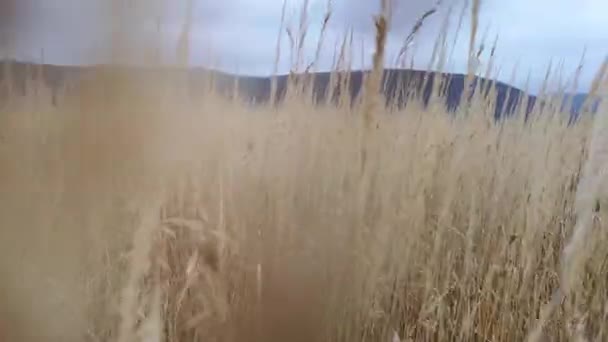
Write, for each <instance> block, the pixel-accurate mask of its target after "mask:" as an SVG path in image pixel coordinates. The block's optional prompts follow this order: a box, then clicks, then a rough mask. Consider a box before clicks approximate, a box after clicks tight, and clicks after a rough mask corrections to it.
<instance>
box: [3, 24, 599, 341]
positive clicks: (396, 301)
mask: <svg viewBox="0 0 608 342" xmlns="http://www.w3.org/2000/svg"><path fill="white" fill-rule="evenodd" d="M379 27H381V26H379ZM381 45H382V44H378V46H381ZM374 64H375V65H376V63H374ZM376 66H377V65H376ZM377 67H379V66H377ZM182 81H183V80H181V79H180V78H179V77H175V79H174V78H173V77H172V76H171V75H161V77H158V78H155V77H152V76H149V75H133V74H123V73H121V72H117V71H116V69H112V68H99V69H95V73H93V75H91V77H90V78H87V79H85V80H83V81H82V82H81V84H80V87H79V88H78V89H77V90H72V91H71V92H69V93H68V95H67V97H66V98H65V99H64V101H62V102H61V104H60V105H59V106H58V107H52V106H49V105H48V96H47V95H46V94H45V93H44V92H39V93H37V94H30V95H28V96H27V97H24V98H20V97H17V96H16V95H13V96H12V97H11V101H9V102H8V105H7V106H5V107H3V108H2V109H1V110H0V137H2V139H1V141H0V165H2V168H0V189H2V191H1V192H0V204H1V205H0V227H2V229H1V230H0V256H1V258H0V279H2V282H0V338H2V340H3V341H4V340H6V341H25V342H27V341H67V342H70V341H115V340H118V341H171V342H174V341H180V342H181V341H303V342H304V341H307V342H308V341H332V342H333V341H348V342H352V341H382V342H385V341H396V340H397V339H399V340H402V341H522V340H525V339H526V337H527V336H528V333H529V332H530V331H531V330H533V329H534V328H535V327H537V326H539V324H538V322H537V320H538V319H539V318H540V317H539V312H540V311H541V310H542V308H544V307H545V304H546V303H547V302H548V301H549V300H550V299H551V296H552V294H553V293H554V291H556V290H557V289H558V288H559V287H560V282H562V279H560V275H561V270H562V264H561V262H562V260H561V255H562V251H563V248H564V245H565V243H566V242H567V241H568V239H569V237H570V235H571V232H572V230H573V227H575V224H577V220H579V219H580V216H578V217H577V215H578V214H579V213H578V212H577V210H578V208H579V207H578V206H577V203H578V202H577V188H578V184H579V180H580V178H581V174H582V172H583V171H582V170H583V169H584V168H583V166H584V165H585V162H586V160H587V155H588V152H587V151H590V152H589V153H592V154H593V153H596V152H594V151H596V150H595V147H593V148H591V150H590V149H589V147H588V144H589V142H590V139H589V138H590V132H591V131H592V130H591V128H592V127H593V120H592V119H591V118H590V117H588V116H585V117H584V118H583V119H582V120H581V121H580V122H579V123H577V124H576V125H574V126H568V124H567V120H566V119H565V118H564V117H563V116H560V115H557V114H556V115H533V116H532V117H533V120H530V121H524V120H523V119H522V118H521V117H515V118H512V119H510V120H505V121H504V122H500V123H496V122H494V121H493V116H492V113H493V111H492V110H491V108H489V107H488V106H487V103H486V102H485V101H484V100H482V99H480V98H474V101H473V102H472V103H471V104H470V106H469V107H468V108H465V109H463V110H467V111H469V112H472V113H476V114H477V115H471V116H466V117H465V116H451V115H449V114H447V113H446V112H445V111H444V110H443V107H442V106H439V105H437V102H435V104H434V105H432V106H431V107H430V110H428V111H425V110H423V109H422V107H421V106H419V105H416V104H415V103H413V104H412V105H410V106H407V107H406V108H405V109H403V110H401V111H393V110H389V109H385V108H384V107H382V106H379V105H374V106H372V107H366V106H365V105H363V106H356V107H355V108H350V107H348V106H338V107H334V106H331V105H319V106H312V105H311V104H310V103H311V102H310V101H309V100H308V99H306V98H303V97H302V96H293V97H290V98H288V100H287V101H286V102H284V103H281V104H280V105H279V106H277V107H276V108H269V107H264V106H261V107H256V108H252V107H250V106H245V105H242V104H241V103H239V102H238V101H237V100H236V99H232V100H227V99H225V98H221V97H219V96H217V95H216V93H215V92H213V91H204V92H201V93H200V94H198V95H197V96H196V97H193V96H188V95H186V94H187V93H188V92H187V91H186V90H187V89H186V85H185V84H183V83H182ZM600 81H601V79H600ZM598 84H599V83H598ZM41 89H42V88H41ZM370 94H371V93H367V94H366V95H367V96H371V95H370ZM372 100H379V99H378V98H376V99H372ZM435 101H439V100H438V99H436V100H435ZM378 102H381V101H378ZM369 108H372V109H373V112H371V114H372V115H373V119H374V122H375V123H377V125H372V127H371V128H372V129H373V132H374V134H368V135H365V136H364V135H362V134H361V125H360V124H361V121H360V120H358V119H357V118H358V117H363V115H364V114H365V113H366V112H365V111H366V110H369ZM276 114H278V115H276ZM353 114H354V115H353ZM545 114H546V113H545ZM603 114H605V109H603V112H602V113H601V115H603ZM363 139H365V141H363ZM594 139H595V138H594ZM361 146H365V148H366V153H367V156H368V157H367V161H368V163H367V164H366V165H367V166H366V169H365V172H363V173H361V172H360V158H361V154H360V153H361ZM594 146H596V145H594ZM585 184H586V183H585ZM598 190H601V188H598ZM597 198H598V202H597V207H598V210H596V211H595V212H594V213H593V216H592V218H591V219H589V220H588V222H589V224H590V225H589V227H588V228H587V229H589V230H588V231H587V232H586V234H585V236H587V237H589V236H592V237H593V238H592V239H589V238H587V239H585V244H584V250H585V255H584V256H585V258H584V260H581V259H579V261H580V263H579V264H578V265H579V266H578V267H577V268H576V272H574V273H569V274H570V277H574V278H569V280H570V281H573V282H574V281H575V280H576V281H577V282H576V284H577V286H572V287H569V288H568V289H569V290H568V293H567V296H566V297H565V299H564V301H563V302H562V303H558V304H559V305H557V306H556V307H555V308H554V309H555V310H553V312H552V315H550V316H547V320H546V322H542V323H545V324H541V325H540V327H541V329H540V330H539V336H541V337H543V338H546V339H548V340H551V341H566V340H571V339H573V338H579V339H581V338H587V339H589V340H605V339H607V338H608V332H606V331H605V328H604V323H605V318H606V317H607V313H606V312H607V311H606V303H607V301H608V294H607V293H606V288H608V287H607V285H608V284H607V283H606V277H605V276H604V275H605V274H606V272H607V271H608V270H607V269H606V268H607V265H606V263H605V260H606V257H607V254H606V250H605V248H603V247H604V246H605V244H606V242H607V236H606V231H607V230H606V229H605V227H604V222H605V219H606V218H605V215H606V211H605V207H606V205H607V204H605V203H604V199H603V195H602V192H598V197H597ZM577 250H580V249H577ZM562 285H563V284H562Z"/></svg>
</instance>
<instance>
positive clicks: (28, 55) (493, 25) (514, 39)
mask: <svg viewBox="0 0 608 342" xmlns="http://www.w3.org/2000/svg"><path fill="white" fill-rule="evenodd" d="M187 1H188V0H172V1H166V2H165V4H162V5H161V4H160V2H161V0H148V1H146V0H140V2H142V3H145V4H146V8H139V9H137V10H135V11H134V12H136V13H139V14H142V17H144V16H147V18H153V17H154V15H155V14H159V18H160V19H159V20H158V22H160V27H161V29H160V33H159V32H158V29H157V27H158V24H157V23H158V22H157V21H155V20H154V19H147V20H143V19H137V18H135V19H131V20H130V21H131V23H130V24H129V30H130V31H131V32H138V33H137V34H132V36H133V37H132V38H133V39H135V40H136V41H138V42H147V43H150V44H152V43H153V44H162V46H163V49H164V51H165V52H166V55H167V57H168V56H170V55H171V53H172V52H173V51H174V50H175V46H176V45H177V41H178V37H179V35H180V31H181V30H182V27H183V23H184V19H185V18H186V12H188V10H187V9H188V4H187ZM303 1H304V0H288V5H287V11H286V25H287V26H289V27H291V28H292V29H293V31H294V33H297V31H298V24H299V19H300V8H301V6H302V2H303ZM464 1H465V0H444V1H443V5H442V7H441V9H440V11H438V12H437V13H436V14H435V15H434V16H432V17H430V18H429V20H428V21H427V22H426V23H425V25H424V26H423V28H422V30H421V31H420V32H419V34H418V35H417V38H416V40H415V43H414V46H412V48H413V50H412V51H414V52H415V54H416V56H415V58H414V65H415V67H416V68H421V69H424V68H427V67H428V61H429V59H430V54H431V51H432V47H433V44H434V41H435V38H436V37H437V33H438V32H439V29H440V27H441V25H442V23H443V22H444V20H445V18H446V14H447V12H448V8H449V6H450V5H451V6H452V12H453V14H454V15H453V17H452V19H451V20H450V27H451V29H450V32H451V33H450V37H449V41H450V42H452V40H453V39H454V34H455V32H456V27H457V24H458V17H459V14H460V12H461V11H462V8H463V5H464ZM109 2H110V1H108V0H106V1H102V0H0V33H2V34H1V35H0V44H2V45H3V46H1V48H2V50H1V51H0V52H2V53H3V54H4V56H5V57H6V56H7V55H10V56H12V57H15V56H16V57H17V58H18V59H21V60H34V61H38V60H40V59H41V55H42V52H41V51H44V59H45V62H47V63H53V64H93V63H104V62H107V61H108V56H109V54H108V45H107V42H108V37H109V36H110V34H111V32H112V30H113V29H115V28H116V24H115V21H116V20H115V18H114V19H112V18H113V17H112V15H111V13H112V11H111V9H110V8H109V7H108V5H107V4H108V3H109ZM192 2H193V3H192V7H193V9H192V12H191V13H192V27H191V30H190V31H191V35H190V42H191V55H190V62H191V63H192V64H195V65H206V66H211V67H216V68H220V69H223V70H227V71H232V72H239V73H244V74H250V75H268V74H270V73H271V72H272V71H273V65H274V61H275V52H276V42H277V37H278V34H279V25H280V18H281V9H282V4H283V0H222V1H219V0H192ZM378 2H379V1H375V0H333V3H332V17H331V19H330V22H329V26H328V29H327V31H326V34H325V38H324V40H323V41H324V45H323V49H322V53H321V56H320V61H319V64H318V68H319V69H322V70H327V69H329V68H330V67H331V65H332V61H333V56H334V55H335V46H336V44H339V42H341V40H342V39H343V37H344V36H345V34H346V33H347V32H348V30H349V29H352V32H353V51H354V53H353V64H354V65H355V67H360V66H361V65H363V66H364V67H369V64H370V61H371V55H372V52H373V22H372V16H373V15H374V14H376V13H377V12H378V9H379V8H378V7H379V6H378ZM393 2H394V5H393V9H394V11H393V25H392V27H391V32H390V34H389V40H388V49H387V64H389V65H390V64H391V63H393V62H394V60H395V57H396V54H397V52H398V51H399V49H400V48H401V45H402V42H403V40H404V38H405V36H407V34H408V33H409V31H410V30H411V27H412V26H413V24H414V23H415V21H416V19H417V18H418V17H419V16H420V15H421V14H422V13H424V12H425V11H426V10H428V9H430V8H432V7H433V6H434V3H435V0H393ZM153 3H154V4H155V5H151V4H153ZM155 6H156V7H155ZM326 9H327V0H310V1H309V16H308V36H307V39H306V45H305V46H304V51H303V52H304V55H305V56H306V57H307V60H306V62H305V64H307V63H309V62H310V61H311V60H312V58H313V56H314V55H315V51H316V47H317V42H318V37H319V33H320V28H321V24H322V20H323V16H324V15H325V12H326ZM466 13H467V15H466V16H465V18H464V21H463V26H462V27H463V29H462V31H461V34H460V36H459V40H458V42H457V44H456V45H455V49H454V54H453V58H452V60H451V61H450V63H449V65H448V69H449V71H456V72H463V71H465V70H466V61H467V47H468V35H469V27H470V11H467V12H466ZM607 13H608V1H606V0H508V1H505V0H482V11H481V18H480V20H481V22H480V27H479V41H480V40H481V39H482V37H483V36H486V37H487V41H488V45H491V43H492V41H493V40H494V38H495V37H496V35H499V40H498V49H497V56H498V58H497V60H496V66H497V68H500V74H499V79H501V80H505V81H508V80H509V79H510V77H511V73H512V69H513V67H514V66H515V64H516V63H517V62H519V73H518V79H517V80H516V82H515V83H516V85H519V86H522V85H523V83H524V80H525V78H526V76H527V74H528V72H529V73H530V75H531V84H532V87H538V86H539V84H540V83H541V82H542V79H543V77H544V74H545V70H546V68H547V66H548V64H549V62H550V60H551V59H553V61H554V65H555V66H557V65H558V64H559V63H561V62H563V66H564V72H565V73H566V75H571V74H572V73H573V72H574V70H575V69H576V67H577V65H578V63H579V60H580V58H581V55H582V52H583V49H584V47H585V46H586V47H587V54H586V58H585V69H584V72H583V79H582V81H583V85H584V86H585V85H587V84H588V83H589V82H590V81H591V79H592V76H593V73H594V72H595V70H597V68H598V67H599V65H600V63H601V62H602V61H603V59H604V58H605V56H606V55H607V54H608V20H606V15H607ZM281 37H282V39H281V41H282V54H281V56H282V58H281V59H280V63H279V72H282V73H283V72H287V71H289V68H290V65H291V64H292V63H291V62H290V47H289V39H288V37H287V35H286V34H285V32H283V33H282V35H281ZM9 41H11V42H13V44H12V45H11V44H7V42H9ZM450 45H452V44H450ZM488 51H489V47H488V48H487V49H486V53H485V54H484V56H483V57H482V59H481V63H482V64H481V65H482V66H484V65H486V64H485V63H487V52H488ZM583 89H584V88H583Z"/></svg>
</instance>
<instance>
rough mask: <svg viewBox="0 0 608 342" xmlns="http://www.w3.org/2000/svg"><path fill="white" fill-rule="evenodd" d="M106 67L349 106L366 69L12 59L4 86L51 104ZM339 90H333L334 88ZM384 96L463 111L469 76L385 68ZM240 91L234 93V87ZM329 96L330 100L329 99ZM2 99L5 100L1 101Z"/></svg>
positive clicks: (496, 92) (501, 90) (504, 104)
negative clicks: (265, 71) (46, 95)
mask: <svg viewBox="0 0 608 342" xmlns="http://www.w3.org/2000/svg"><path fill="white" fill-rule="evenodd" d="M103 68H107V69H115V70H128V71H132V72H135V73H136V74H142V75H143V74H144V73H145V74H146V75H150V76H152V77H153V79H154V77H156V76H158V77H159V78H158V81H162V80H165V79H166V77H165V76H167V74H166V73H182V74H183V75H184V76H185V77H186V79H187V81H188V85H189V91H190V93H191V95H196V89H203V88H201V87H203V86H205V85H206V84H208V83H209V82H210V81H211V82H213V83H214V84H215V85H216V87H217V89H218V90H219V92H220V93H222V94H225V95H228V94H233V93H234V91H235V89H236V90H237V92H238V94H239V95H240V96H241V98H242V99H244V100H246V101H249V102H251V103H254V104H261V103H268V101H270V99H271V98H272V96H271V89H272V82H273V80H275V81H276V93H275V96H274V98H276V99H277V101H281V100H282V99H283V98H284V96H285V94H286V91H287V88H288V84H290V80H292V79H293V77H295V79H296V80H302V79H306V80H308V81H310V84H311V85H312V89H311V90H312V91H311V94H312V95H313V97H314V100H315V101H316V102H324V101H325V102H336V101H338V98H340V96H341V95H343V94H344V91H346V92H347V94H348V95H349V96H348V98H350V99H351V101H355V100H357V99H358V98H359V96H360V95H361V94H362V90H363V88H364V82H365V81H364V80H365V76H366V75H367V73H368V72H369V71H367V70H353V71H345V72H338V73H332V72H315V73H310V74H292V75H290V74H282V75H276V76H246V75H237V74H231V73H227V72H223V71H218V70H213V69H207V68H203V67H196V68H179V67H172V66H163V67H160V68H159V67H154V66H113V65H103V64H101V65H92V66H63V65H52V64H37V63H26V62H18V61H12V60H5V61H0V83H3V82H4V81H7V80H8V79H10V80H11V83H13V84H14V85H15V87H16V89H17V90H18V91H21V92H25V88H26V84H27V81H28V80H31V79H34V78H37V79H42V80H43V82H44V84H45V85H46V86H47V87H48V88H49V89H51V91H52V93H53V101H54V102H55V101H56V100H57V98H58V96H59V92H60V90H61V89H63V88H64V87H66V86H68V85H70V84H72V85H74V84H76V85H77V84H78V82H80V80H81V79H82V78H83V77H86V75H87V74H89V73H91V72H94V71H98V70H101V69H103ZM336 76H338V77H341V78H342V79H344V78H347V79H348V80H349V83H348V88H347V89H344V84H343V83H340V82H337V84H336V82H335V77H336ZM332 84H333V85H335V86H336V87H333V88H332V87H331V85H332ZM382 84H383V87H382V92H383V94H384V95H385V98H386V104H387V105H388V104H394V105H397V106H406V105H407V104H408V103H409V102H410V101H411V100H412V99H413V98H417V99H418V100H420V101H421V102H422V103H423V105H425V106H427V105H428V104H429V101H430V99H431V97H432V96H431V95H432V93H433V92H434V91H436V90H438V91H439V92H440V94H441V95H442V96H443V98H444V100H445V105H446V107H447V109H448V110H449V111H453V110H456V109H457V108H459V106H460V104H461V102H462V100H463V98H464V96H463V95H464V93H465V91H464V90H465V85H466V84H467V76H466V75H465V74H460V73H440V72H435V71H424V70H415V69H386V70H384V72H383V75H382ZM235 86H236V88H235ZM471 86H472V91H471V92H470V94H471V95H473V94H478V89H479V88H481V89H482V94H484V96H489V95H490V94H492V96H493V97H491V98H489V102H490V103H493V106H494V116H495V117H496V118H499V117H502V116H503V115H510V114H512V113H514V111H515V109H516V108H518V106H519V105H524V103H527V105H526V108H525V110H524V112H525V113H526V114H528V113H530V112H531V111H532V110H533V109H534V106H535V105H536V104H537V102H538V101H537V100H538V98H537V96H535V95H531V94H527V93H525V91H524V90H522V89H519V88H517V87H514V86H512V85H509V84H507V83H505V82H501V81H496V80H491V79H485V78H482V77H478V76H475V77H474V78H473V82H472V84H471ZM565 96H567V97H571V107H570V114H571V115H579V114H580V113H581V112H582V111H583V104H584V103H585V99H586V97H587V94H585V93H577V94H565ZM330 97H331V98H330ZM0 98H1V96H0ZM566 103H567V99H566V98H564V100H563V101H562V104H561V109H562V110H563V109H564V108H565V105H566ZM598 107H599V100H598V101H596V102H594V103H593V104H592V106H591V110H592V111H597V109H598Z"/></svg>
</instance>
